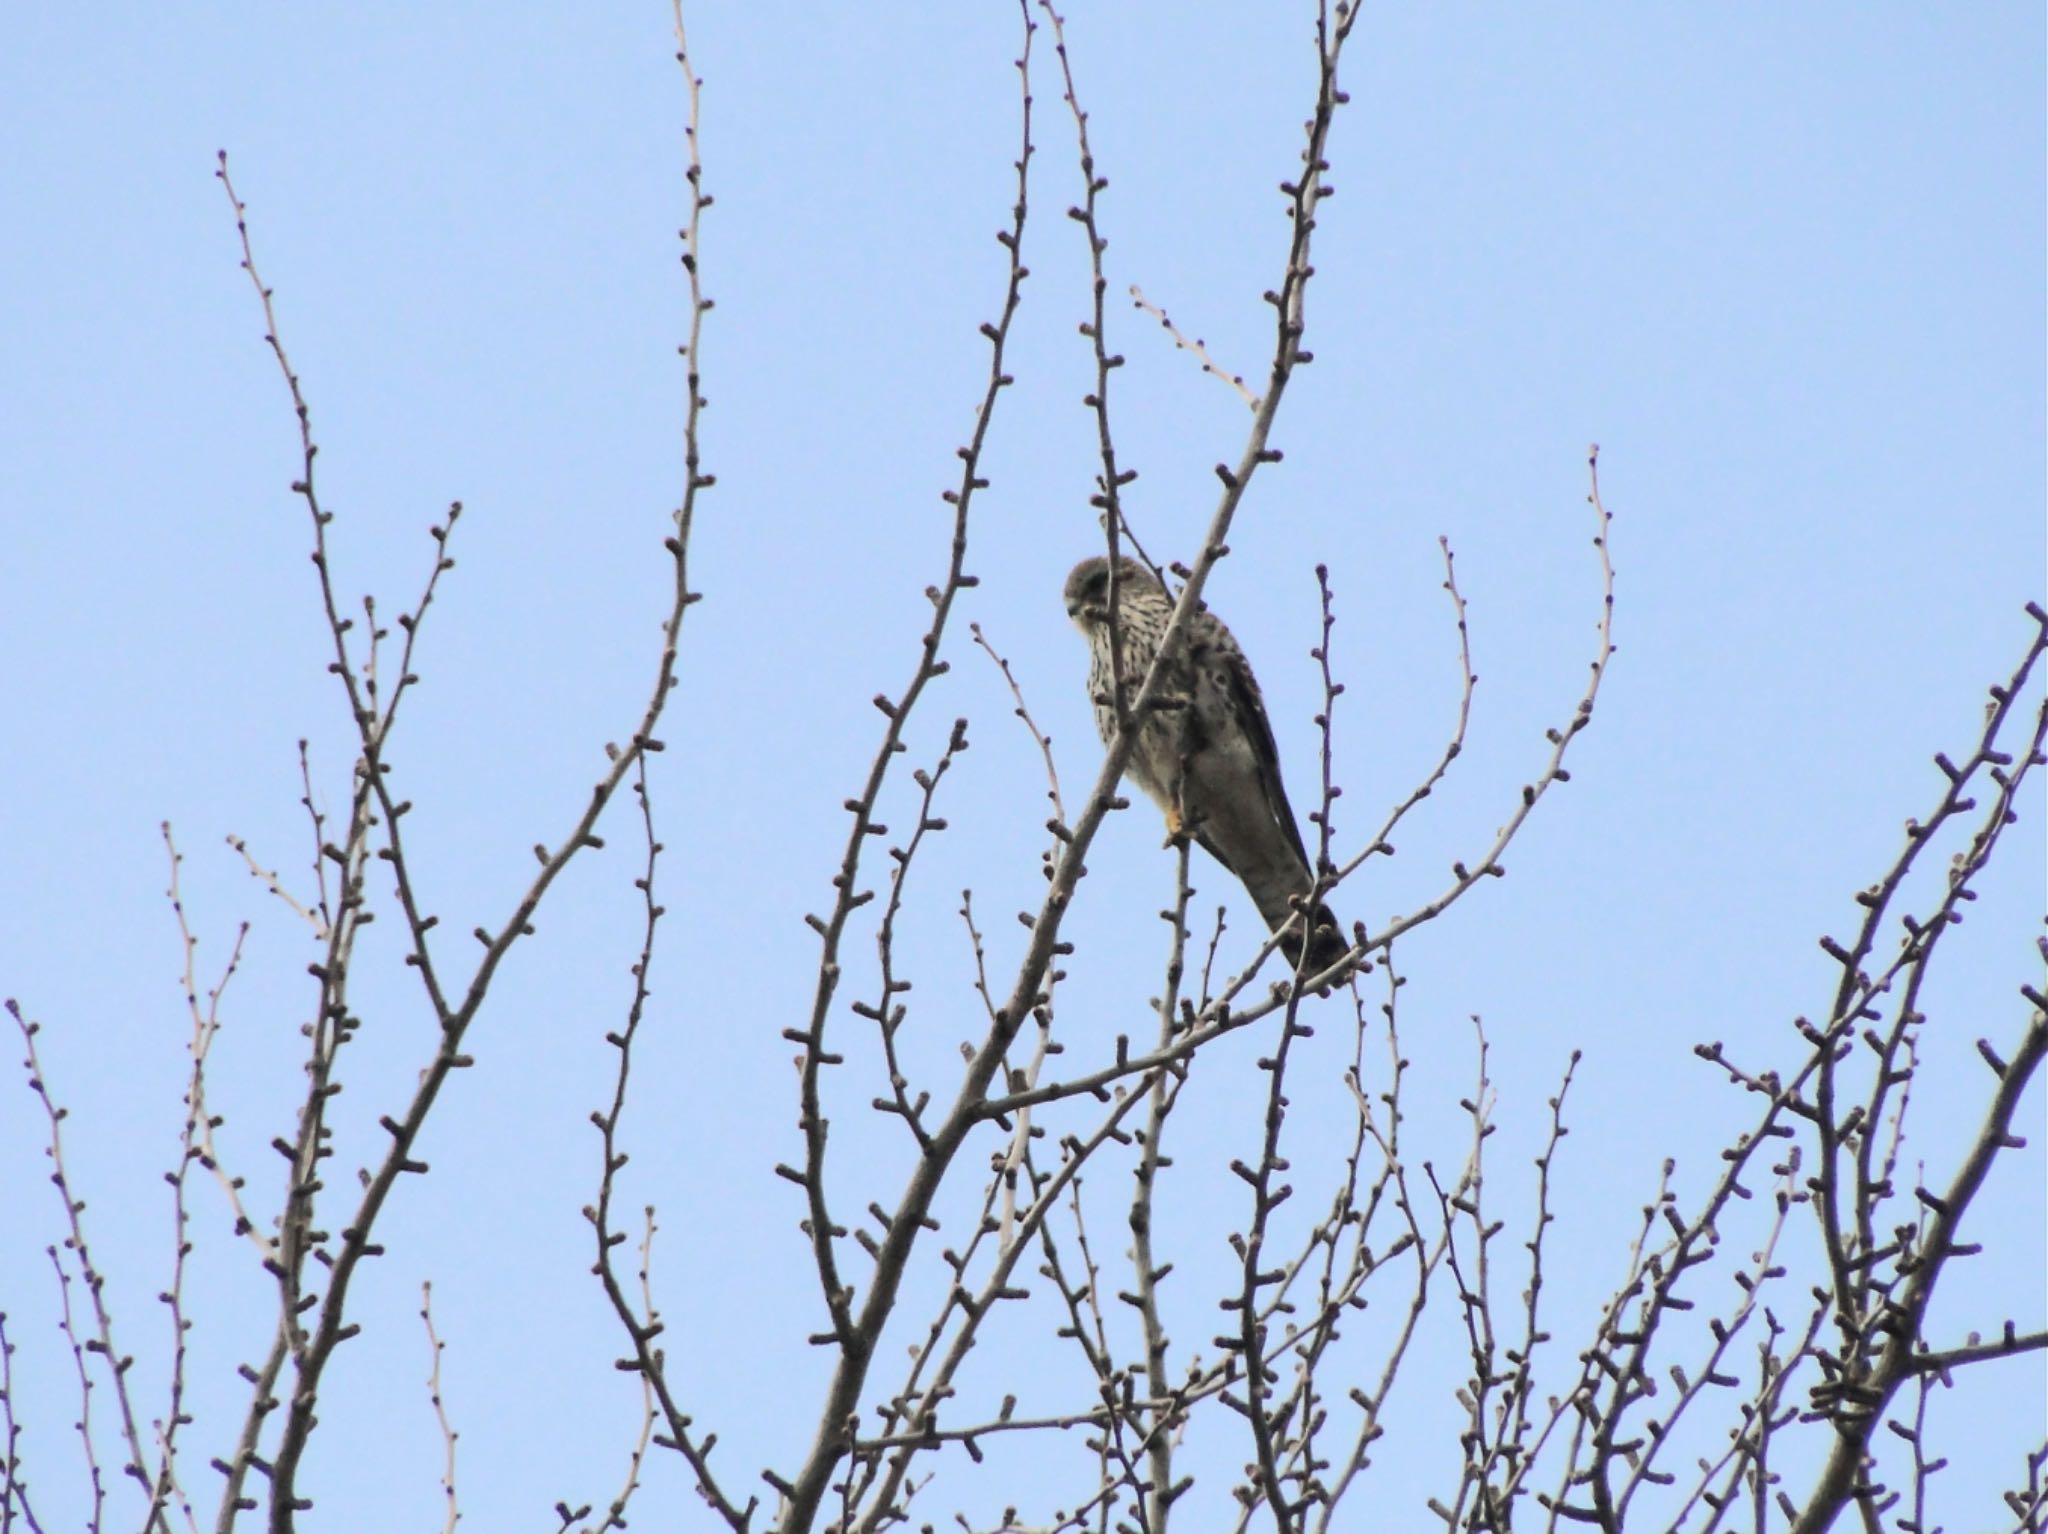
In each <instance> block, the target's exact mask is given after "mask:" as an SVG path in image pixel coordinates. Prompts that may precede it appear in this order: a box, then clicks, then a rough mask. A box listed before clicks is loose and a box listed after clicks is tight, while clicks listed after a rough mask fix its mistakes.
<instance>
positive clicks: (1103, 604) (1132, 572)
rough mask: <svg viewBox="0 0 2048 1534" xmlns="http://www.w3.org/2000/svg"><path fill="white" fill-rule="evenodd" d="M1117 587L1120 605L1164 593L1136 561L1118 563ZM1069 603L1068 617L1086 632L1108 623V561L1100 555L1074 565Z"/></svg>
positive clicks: (1148, 572)
mask: <svg viewBox="0 0 2048 1534" xmlns="http://www.w3.org/2000/svg"><path fill="white" fill-rule="evenodd" d="M1116 585H1117V598H1118V601H1119V603H1121V602H1123V601H1125V600H1127V599H1128V598H1129V597H1130V596H1132V595H1135V594H1137V593H1139V592H1146V593H1156V594H1159V595H1162V596H1163V595H1164V594H1165V593H1164V592H1163V591H1162V590H1161V588H1160V585H1159V582H1158V581H1157V580H1156V579H1155V578H1154V577H1153V575H1152V572H1151V571H1150V570H1147V569H1146V568H1145V567H1144V566H1143V565H1141V564H1139V563H1138V562H1137V561H1136V560H1135V559H1120V560H1118V561H1117V572H1116ZM1066 604H1067V616H1068V617H1069V618H1072V619H1073V620H1074V622H1075V623H1076V624H1077V625H1079V626H1080V627H1081V628H1082V629H1084V630H1086V629H1090V628H1094V627H1097V626H1099V625H1101V624H1104V623H1107V622H1108V621H1109V561H1108V559H1106V558H1105V557H1103V556H1102V555H1100V554H1097V555H1095V556H1094V557H1093V558H1092V559H1084V560H1082V561H1081V562H1080V563H1079V564H1078V565H1076V566H1074V569H1073V573H1072V574H1071V575H1069V576H1068V577H1067V589H1066Z"/></svg>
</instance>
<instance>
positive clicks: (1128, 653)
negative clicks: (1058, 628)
mask: <svg viewBox="0 0 2048 1534" xmlns="http://www.w3.org/2000/svg"><path fill="white" fill-rule="evenodd" d="M1116 585H1117V593H1116V595H1117V624H1116V631H1117V637H1118V640H1119V648H1120V649H1121V650H1122V652H1123V655H1122V671H1123V682H1124V687H1125V693H1126V697H1135V696H1136V693H1137V689H1138V687H1139V684H1140V683H1142V682H1143V681H1144V679H1145V673H1146V671H1147V670H1148V669H1150V667H1151V665H1152V661H1153V658H1154V656H1156V655H1157V654H1158V652H1159V641H1160V639H1161V637H1162V636H1163V635H1164V634H1165V631H1166V624H1167V620H1168V619H1169V618H1170V617H1171V616H1172V615H1173V601H1172V599H1171V598H1169V597H1168V596H1167V594H1166V591H1165V589H1164V588H1163V587H1161V586H1160V584H1159V582H1158V581H1157V580H1156V579H1155V578H1154V577H1153V575H1152V574H1151V572H1150V571H1148V570H1146V569H1145V568H1144V566H1142V565H1140V564H1138V563H1137V562H1136V561H1134V560H1129V559H1126V560H1123V561H1122V562H1121V563H1120V565H1119V567H1118V570H1117V581H1116ZM1066 606H1067V616H1069V617H1070V618H1072V619H1073V620H1074V623H1075V624H1076V626H1078V627H1079V628H1080V630H1081V632H1082V633H1084V634H1086V635H1087V636H1088V654H1089V665H1088V691H1089V694H1090V696H1091V697H1092V699H1093V700H1094V704H1095V727H1096V729H1098V730H1099V731H1100V732H1101V734H1102V738H1103V740H1104V741H1105V742H1107V741H1109V740H1110V739H1112V738H1113V737H1114V736H1115V734H1116V709H1115V707H1114V705H1113V704H1112V702H1111V701H1110V689H1111V669H1110V653H1109V645H1110V624H1109V561H1108V560H1107V559H1105V558H1103V557H1101V556H1100V555H1098V556H1096V557H1095V558H1093V559H1084V560H1082V561H1081V563H1080V564H1078V565H1076V566H1075V567H1074V571H1073V573H1072V574H1071V575H1069V576H1068V577H1067V587H1066ZM1161 684H1162V685H1161V691H1160V696H1161V698H1162V699H1163V700H1164V706H1163V707H1161V708H1159V709H1157V710H1156V711H1155V712H1153V713H1152V714H1151V716H1150V717H1149V718H1148V719H1147V720H1146V722H1145V725H1144V728H1143V729H1141V730H1140V731H1139V732H1138V739H1137V742H1136V743H1135V745H1134V746H1133V748H1132V750H1131V756H1130V761H1129V764H1128V765H1127V766H1126V768H1125V771H1126V773H1127V774H1128V775H1129V776H1130V778H1131V780H1132V781H1133V782H1135V783H1136V784H1137V785H1138V787H1140V788H1142V789H1143V790H1144V791H1145V793H1146V794H1147V795H1148V796H1149V797H1150V798H1151V799H1152V800H1153V802H1154V803H1156V804H1158V806H1159V807H1160V808H1161V809H1162V810H1164V811H1165V812H1166V825H1167V830H1168V832H1169V834H1173V835H1178V834H1180V832H1181V831H1182V830H1185V831H1186V832H1187V834H1189V835H1191V836H1193V837H1194V839H1195V840H1196V841H1197V842H1198V843H1200V844H1201V846H1202V847H1203V849H1204V850H1205V851H1207V852H1208V854H1209V855H1210V856H1211V857H1213V858H1215V859H1216V861H1217V862H1219V863H1221V864H1222V865H1223V866H1224V868H1226V869H1227V870H1229V871H1230V872H1231V873H1232V874H1234V875H1236V876H1237V878H1238V879H1239V880H1240V881H1242V882H1243V884H1244V887H1245V892H1246V893H1247V894H1249V895H1250V896H1251V897H1252V903H1253V904H1254V905H1256V906H1257V907H1258V909H1259V915H1260V916H1262V917H1264V918H1265V921H1266V925H1267V926H1269V927H1271V928H1272V929H1273V930H1274V931H1276V932H1277V931H1279V930H1280V928H1281V926H1282V924H1284V923H1285V922H1286V921H1287V920H1288V918H1289V917H1291V916H1293V915H1294V914H1295V913H1294V908H1293V905H1292V904H1291V902H1292V900H1293V899H1294V898H1295V897H1297V896H1302V895H1306V894H1307V893H1308V891H1309V889H1310V887H1311V886H1312V885H1313V883H1314V877H1313V875H1312V874H1311V873H1310V870H1309V860H1308V852H1307V849H1306V848H1305V847H1304V846H1303V845H1302V840H1301V828H1300V827H1299V826H1298V825H1296V824H1295V820H1294V811H1293V809H1292V808H1291V807H1290V806H1289V805H1288V802H1287V790H1286V788H1285V787H1284V786H1283V785H1282V784H1281V781H1280V753H1279V751H1278V749H1277V748H1276V747H1275V745H1274V743H1273V727H1272V725H1271V724H1270V723H1269V722H1268V721H1267V719H1266V705H1265V702H1264V700H1263V699H1262V698H1261V696H1260V694H1259V684H1258V682H1257V681H1256V680H1254V679H1253V677H1252V670H1251V666H1250V665H1249V664H1248V663H1247V662H1246V660H1245V658H1244V652H1243V651H1242V650H1240V649H1239V648H1238V646H1237V641H1236V640H1235V639H1234V638H1232V637H1231V633H1230V630H1229V629H1227V628H1225V627H1224V626H1223V621H1222V620H1221V619H1220V618H1218V617H1216V615H1215V614H1213V613H1211V612H1209V611H1207V610H1206V609H1203V610H1200V611H1197V612H1195V613H1194V614H1192V615H1191V616H1190V618H1189V621H1188V624H1187V628H1186V631H1185V633H1184V635H1183V638H1182V643H1181V645H1180V646H1179V649H1178V653H1177V654H1176V655H1175V656H1174V657H1173V658H1172V659H1171V660H1170V661H1169V662H1168V664H1167V670H1166V673H1165V675H1164V676H1163V677H1162V678H1161ZM1314 916H1315V933H1314V936H1313V938H1312V940H1311V943H1310V947H1309V961H1308V968H1309V969H1310V970H1311V971H1315V970H1321V969H1327V968H1328V967H1329V966H1330V965H1332V964H1334V963H1335V962H1336V961H1337V960H1338V958H1340V957H1341V956H1342V955H1343V953H1344V950H1345V948H1346V947H1347V946H1348V945H1347V944H1346V943H1345V941H1344V939H1343V938H1342V937H1341V936H1339V933H1340V931H1341V929H1340V928H1339V927H1338V925H1337V919H1336V917H1335V916H1333V915H1332V914H1331V913H1330V909H1329V907H1327V906H1324V905H1318V906H1317V907H1316V909H1315V912H1314ZM1281 948H1282V951H1283V952H1285V953H1286V955H1287V957H1288V959H1289V961H1290V962H1296V961H1298V959H1299V955H1300V951H1301V942H1300V939H1299V938H1298V937H1296V936H1293V935H1290V936H1288V937H1286V938H1284V939H1283V940H1282V942H1281Z"/></svg>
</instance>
